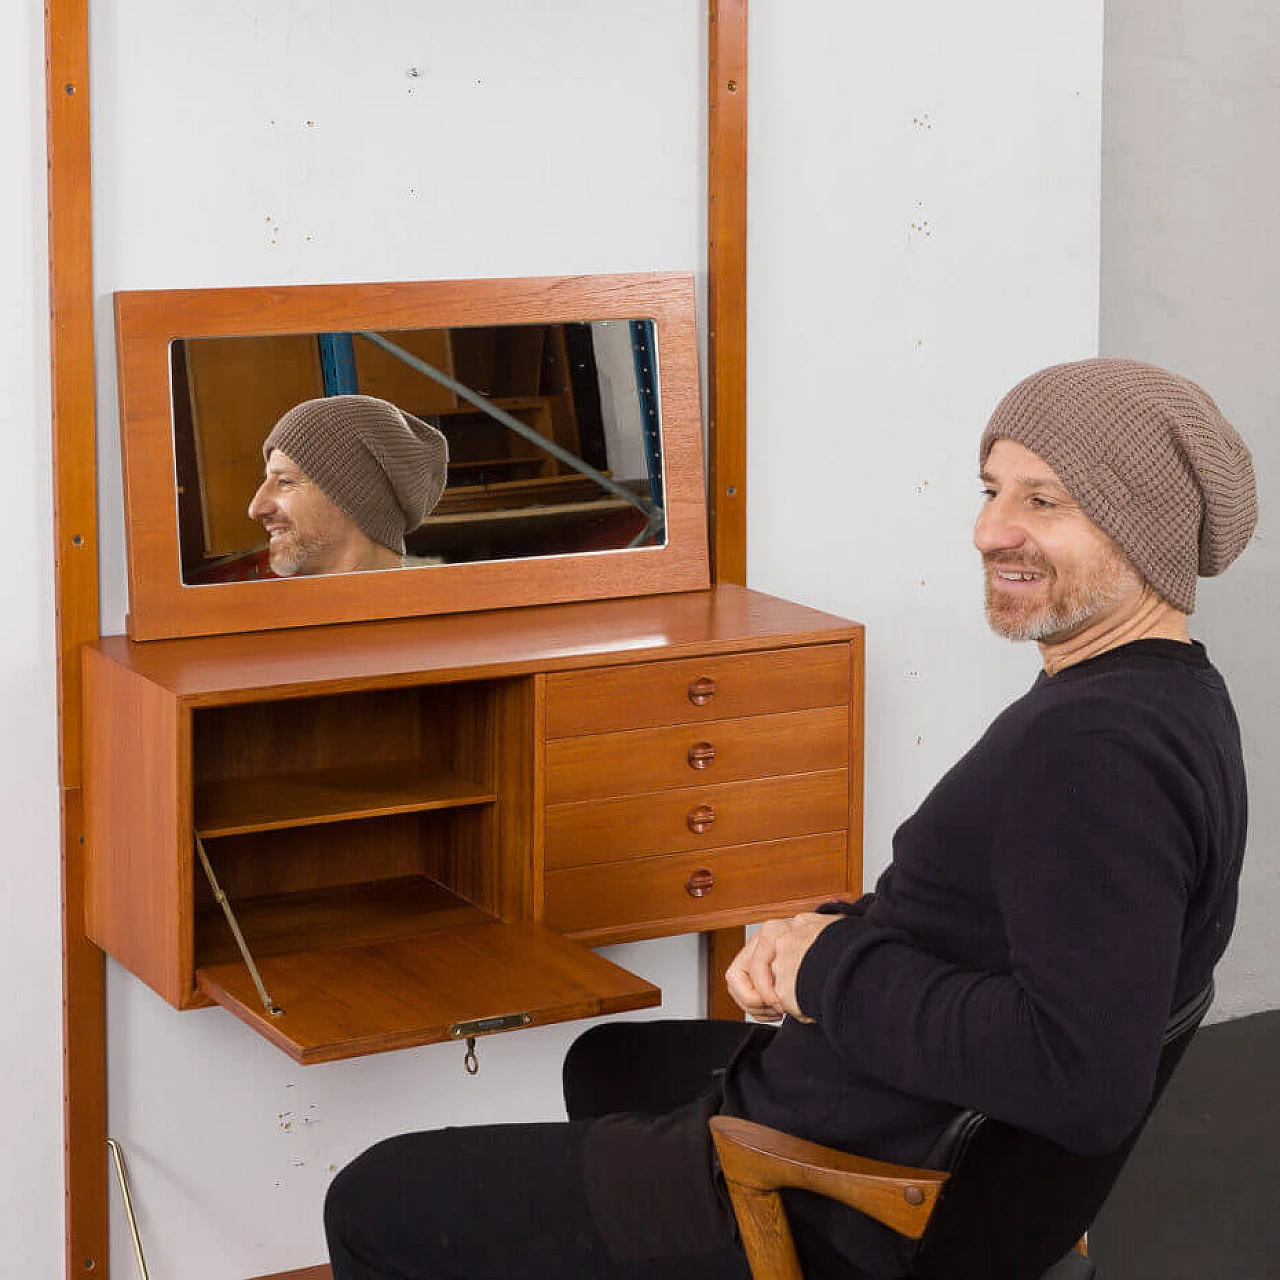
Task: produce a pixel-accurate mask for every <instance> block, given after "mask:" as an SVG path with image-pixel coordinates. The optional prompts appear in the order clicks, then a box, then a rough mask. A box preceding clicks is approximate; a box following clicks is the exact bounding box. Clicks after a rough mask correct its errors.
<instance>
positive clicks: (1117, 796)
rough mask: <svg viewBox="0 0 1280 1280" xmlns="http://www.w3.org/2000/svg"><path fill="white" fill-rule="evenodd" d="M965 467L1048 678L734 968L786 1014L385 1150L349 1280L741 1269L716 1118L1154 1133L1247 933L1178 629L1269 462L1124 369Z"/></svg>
mask: <svg viewBox="0 0 1280 1280" xmlns="http://www.w3.org/2000/svg"><path fill="white" fill-rule="evenodd" d="M980 458H981V467H982V484H983V495H984V505H983V508H982V511H981V513H980V514H979V516H978V520H977V524H976V527H975V533H974V542H975V544H976V546H977V548H978V550H979V552H980V553H981V555H982V559H983V566H984V576H985V588H986V604H987V614H988V617H989V619H990V622H991V624H992V626H993V627H994V628H995V629H996V630H997V631H998V632H999V633H1000V634H1002V635H1006V636H1008V637H1010V638H1013V639H1028V640H1034V641H1036V643H1037V644H1038V646H1039V648H1040V653H1041V657H1042V659H1043V665H1044V671H1043V672H1042V673H1041V674H1040V676H1039V677H1038V679H1037V681H1036V683H1035V684H1034V686H1033V687H1032V688H1031V690H1030V691H1029V692H1028V693H1027V694H1026V695H1024V696H1023V697H1022V698H1020V699H1019V700H1018V701H1016V702H1015V703H1013V704H1012V705H1011V706H1010V707H1008V708H1007V709H1006V710H1005V711H1004V712H1003V713H1002V714H1001V715H1000V716H999V717H998V718H997V720H996V721H995V722H994V723H993V724H992V725H991V727H990V728H989V729H988V730H987V732H986V733H985V734H984V735H983V737H982V739H981V740H980V741H979V742H978V743H977V744H976V745H975V746H974V747H973V748H972V749H971V750H970V751H969V752H968V754H967V755H965V756H964V758H963V759H962V760H960V761H959V763H958V764H957V765H956V766H955V767H954V768H953V769H952V770H951V771H950V772H949V773H948V774H947V775H946V776H945V777H944V778H943V779H942V780H941V781H940V782H939V784H938V785H937V787H936V788H935V789H934V791H933V792H932V793H931V794H930V795H929V797H928V798H927V799H926V800H925V801H924V803H923V804H922V805H921V806H920V808H919V810H917V812H916V813H915V815H914V816H913V817H911V818H910V819H909V820H908V821H907V822H906V823H904V824H903V825H902V827H900V828H899V830H898V832H897V833H896V835H895V838H894V856H893V863H892V865H891V866H890V868H889V870H888V871H886V873H885V874H884V875H883V876H882V877H881V879H880V882H879V883H878V885H877V887H876V892H875V893H873V894H868V895H866V896H865V897H863V898H862V899H860V900H859V901H857V902H855V903H852V904H849V903H836V904H828V906H826V907H824V908H823V909H821V910H820V911H818V912H812V913H805V914H802V915H800V916H796V917H795V918H793V919H791V920H782V921H774V922H771V923H770V924H767V925H765V926H764V927H762V928H761V929H760V930H759V931H758V932H757V933H756V934H755V935H754V936H753V937H752V939H751V941H750V942H749V943H748V945H747V946H746V947H745V948H744V949H743V951H742V952H741V953H740V955H739V956H738V957H737V958H736V959H735V960H734V962H733V964H732V965H731V966H730V968H729V971H728V973H727V974H726V979H727V982H728V984H729V990H730V992H731V993H732V995H733V997H734V999H735V1000H736V1001H737V1002H738V1003H739V1004H740V1005H741V1006H742V1008H743V1009H744V1010H746V1011H747V1012H748V1013H751V1014H754V1015H755V1016H757V1017H760V1018H764V1019H767V1020H771V1021H777V1020H781V1021H782V1025H781V1026H780V1027H779V1028H778V1029H776V1030H774V1029H773V1028H770V1027H755V1028H751V1029H747V1028H745V1027H743V1026H742V1025H741V1024H733V1023H715V1022H710V1023H705V1022H704V1023H640V1024H634V1025H628V1024H625V1023H610V1024H606V1025H603V1026H601V1027H597V1028H595V1029H593V1030H592V1031H589V1032H588V1033H586V1035H584V1036H582V1037H580V1038H579V1040H578V1042H577V1043H576V1044H575V1045H574V1046H573V1048H572V1049H571V1051H570V1054H569V1057H568V1059H567V1060H566V1064H565V1095H566V1102H567V1104H568V1110H569V1116H570V1123H568V1124H560V1125H526V1126H510V1127H505V1128H481V1129H472V1130H446V1131H444V1132H443V1133H436V1134H409V1135H404V1136H402V1137H400V1138H396V1139H391V1140H390V1141H388V1142H385V1143H381V1144H379V1145H378V1146H376V1147H374V1148H372V1149H371V1150H370V1151H369V1152H366V1153H365V1155H364V1156H362V1157H361V1158H360V1159H359V1160H358V1161H356V1162H355V1163H354V1164H353V1165H352V1166H350V1167H349V1168H348V1169H347V1170H345V1171H344V1172H343V1173H342V1174H341V1175H339V1177H338V1179H337V1180H336V1181H335V1183H334V1184H333V1187H332V1189H331V1191H330V1196H329V1202H328V1204H327V1206H326V1223H327V1229H328V1233H329V1241H330V1251H331V1257H332V1259H333V1264H334V1274H335V1280H371V1278H372V1277H381V1276H397V1277H425V1278H429V1280H443V1278H445V1277H450V1278H454V1277H456V1278H457V1280H463V1278H464V1277H465V1278H467V1280H498V1278H499V1277H504V1280H505V1278H510V1277H527V1276H538V1277H541V1276H547V1277H550V1276H552V1275H555V1276H557V1277H561V1278H562V1280H563V1278H566V1277H579V1276H581V1277H584V1280H585V1277H594V1278H595V1280H611V1278H613V1277H625V1278H626V1280H641V1278H644V1280H649V1278H650V1277H652V1278H653V1280H658V1278H659V1277H662V1278H664V1280H685V1278H686V1277H687V1278H688V1280H694V1278H695V1277H699V1278H704V1280H705V1278H707V1277H712V1278H717V1280H718V1278H720V1277H724V1280H747V1277H748V1276H749V1270H748V1268H747V1265H746V1262H745V1259H744V1257H743V1255H742V1252H741V1249H740V1246H739V1245H738V1244H737V1242H736V1240H735V1238H734V1231H733V1222H732V1214H731V1211H730V1210H729V1209H728V1207H727V1205H726V1203H725V1197H724V1195H723V1193H722V1191H721V1189H720V1187H719V1186H718V1184H717V1178H716V1175H715V1167H714V1161H713V1157H712V1156H711V1153H710V1148H709V1143H708V1141H707V1137H706V1121H707V1118H708V1117H709V1116H710V1115H711V1114H714V1113H715V1112H716V1111H721V1112H727V1113H729V1114H735V1115H742V1116H747V1117H749V1118H751V1119H753V1120H758V1121H761V1122H762V1123H765V1124H769V1125H772V1126H774V1127H777V1128H780V1129H783V1130H785V1131H787V1132H790V1133H795V1134H798V1135H800V1136H802V1137H806V1138H810V1139H814V1140H817V1141H821V1142H823V1143H826V1144H828V1145H831V1146H836V1147H841V1148H845V1149H848V1150H853V1151H858V1152H862V1153H865V1154H868V1155H872V1156H877V1157H880V1158H882V1159H887V1160H892V1161H898V1162H902V1163H917V1162H919V1161H920V1160H922V1159H923V1158H924V1157H925V1155H926V1153H927V1152H928V1151H929V1149H930V1147H931V1146H932V1145H933V1143H934V1141H935V1140H936V1138H937V1137H938V1135H939V1133H940V1132H941V1130H942V1129H943V1128H944V1127H945V1125H946V1123H947V1121H948V1119H949V1118H950V1117H951V1116H952V1115H953V1114H954V1113H955V1111H956V1110H957V1109H959V1108H964V1107H976V1108H979V1109H981V1110H983V1111H986V1112H987V1113H988V1114H990V1115H993V1116H996V1117H998V1118H1000V1119H1002V1120H1005V1121H1007V1122H1009V1123H1012V1124H1014V1125H1018V1126H1021V1127H1024V1128H1026V1129H1029V1130H1032V1131H1035V1132H1037V1133H1041V1134H1044V1135H1045V1136H1048V1137H1050V1138H1053V1139H1055V1140H1056V1141H1058V1142H1060V1143H1062V1144H1063V1145H1064V1146H1067V1147H1069V1148H1071V1149H1074V1150H1078V1151H1105V1150H1109V1149H1111V1148H1113V1147H1115V1146H1116V1145H1118V1144H1119V1143H1120V1142H1121V1140H1122V1139H1123V1138H1124V1137H1125V1136H1126V1135H1127V1134H1128V1133H1129V1132H1130V1131H1131V1130H1132V1129H1133V1127H1134V1126H1135V1125H1136V1124H1137V1122H1138V1121H1139V1119H1140V1117H1141V1115H1142V1112H1143V1110H1144V1109H1145V1107H1146V1104H1147V1102H1148V1100H1149V1098H1150V1094H1151V1088H1152V1082H1153V1079H1154V1073H1155V1066H1156V1060H1157V1057H1158V1054H1159V1050H1160V1044H1161V1037H1162V1032H1163V1029H1164V1025H1165V1023H1166V1021H1167V1019H1168V1016H1169V1013H1170V1012H1171V1010H1172V1009H1174V1008H1175V1007H1177V1006H1178V1005H1179V1004H1181V1003H1182V1002H1184V1001H1185V1000H1187V999H1188V998H1189V997H1191V996H1192V995H1194V994H1196V993H1197V992H1198V991H1199V990H1201V989H1202V988H1203V987H1204V985H1205V984H1206V982H1207V981H1208V980H1209V977H1210V975H1211V973H1212V970H1213V967H1214V965H1215V963H1216V962H1217V960H1218V958H1219V957H1220V955H1221V954H1222V951H1223V949H1224V948H1225V946H1226V942H1227V938H1228V936H1229V934H1230V932H1231V927H1232V923H1233V920H1234V914H1235V905H1236V883H1237V878H1238V875H1239V870H1240V862H1241V858H1242V855H1243V850H1244V840H1245V808H1246V800H1245V783H1244V768H1243V762H1242V757H1241V749H1240V740H1239V731H1238V728H1237V725H1236V721H1235V716H1234V713H1233V711H1232V708H1231V703H1230V699H1229V698H1228V695H1227V692H1226V688H1225V686H1224V685H1223V682H1222V680H1221V677H1220V676H1219V675H1218V674H1217V672H1216V671H1215V670H1214V669H1213V667H1212V666H1211V665H1210V663H1209V659H1208V657H1207V655H1206V653H1205V651H1204V649H1203V648H1202V647H1201V646H1199V645H1196V644H1193V643H1192V642H1191V641H1190V639H1189V637H1188V634H1187V627H1186V621H1187V616H1188V615H1189V614H1190V613H1191V612H1192V610H1193V609H1194V605H1195V587H1196V577H1197V574H1214V573H1218V572H1221V571H1222V570H1223V569H1225V568H1226V566H1227V565H1228V564H1229V563H1230V562H1231V561H1232V560H1233V559H1234V558H1235V556H1236V555H1237V554H1238V553H1239V552H1240V551H1241V550H1242V549H1243V547H1244V545H1245V543H1246V542H1247V541H1248V538H1249V535H1250V533H1251V531H1252V529H1253V526H1254V523H1255V520H1256V497H1255V490H1254V480H1253V472H1252V464H1251V462H1250V458H1249V454H1248V451H1247V450H1246V448H1245V447H1244V445H1243V443H1242V442H1241V441H1240V438H1239V437H1238V436H1237V435H1236V433H1235V432H1234V430H1233V429H1232V428H1231V427H1230V425H1229V424H1228V423H1227V422H1226V421H1225V420H1224V419H1223V417H1222V415H1221V413H1219V411H1218V409H1217V407H1216V406H1215V405H1214V404H1213V402H1212V400H1210V399H1209V397H1208V396H1207V395H1205V394H1204V392H1202V391H1201V390H1200V389H1199V388H1198V387H1196V386H1194V385H1193V384H1192V383H1189V382H1187V381H1185V380H1183V379H1181V378H1177V377H1175V376H1174V375H1172V374H1169V373H1166V372H1164V371H1162V370H1159V369H1155V368H1153V367H1151V366H1148V365H1141V364H1137V363H1134V362H1129V361H1116V360H1089V361H1083V362H1079V363H1075V364H1068V365H1059V366H1055V367H1054V368H1051V369H1047V370H1044V371H1042V372H1041V373H1039V374H1036V375H1034V376H1033V377H1031V378H1029V379H1027V380H1026V381H1025V382H1023V383H1021V384H1020V385H1019V386H1018V387H1016V388H1014V390H1013V391H1012V392H1010V393H1009V395H1008V396H1006V397H1005V399H1004V400H1003V401H1002V402H1001V404H1000V405H999V406H998V407H997V409H996V411H995V414H994V415H993V417H992V419H991V421H990V423H989V424H988V426H987V429H986V431H985V432H984V434H983V437H982V441H981V446H980ZM717 1069H721V1070H722V1075H721V1077H720V1078H719V1079H718V1080H713V1079H712V1073H714V1072H716V1071H717ZM787 1202H788V1209H789V1213H790V1216H791V1221H792V1227H793V1231H794V1233H795V1236H796V1242H797V1246H798V1247H799V1249H800V1253H801V1258H802V1261H803V1264H804V1268H805V1273H806V1276H807V1277H808V1280H818V1278H823V1280H825V1278H826V1277H832V1278H833V1280H834V1277H837V1276H840V1277H844V1278H846V1280H848V1278H850V1277H854V1278H856V1277H859V1276H871V1277H875V1278H876V1280H887V1278H889V1277H895V1276H898V1275H900V1274H901V1268H900V1266H899V1264H898V1262H897V1257H896V1251H895V1246H894V1241H893V1239H892V1236H891V1234H890V1233H889V1232H887V1231H886V1230H884V1229H883V1228H881V1227H879V1226H877V1225H876V1224H874V1223H873V1222H871V1221H870V1220H869V1219H867V1218H865V1217H862V1216H861V1215H859V1214H857V1213H855V1212H853V1211H852V1210H849V1209H846V1208H844V1207H843V1206H840V1205H837V1204H834V1203H833V1202H830V1201H825V1200H822V1199H820V1198H817V1197H814V1196H810V1195H806V1194H805V1193H792V1194H790V1195H789V1196H788V1198H787Z"/></svg>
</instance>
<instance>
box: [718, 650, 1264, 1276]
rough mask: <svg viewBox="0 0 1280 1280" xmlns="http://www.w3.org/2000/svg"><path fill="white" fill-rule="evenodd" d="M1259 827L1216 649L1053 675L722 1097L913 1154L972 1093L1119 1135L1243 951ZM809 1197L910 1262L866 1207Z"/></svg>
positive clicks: (836, 927) (802, 985)
mask: <svg viewBox="0 0 1280 1280" xmlns="http://www.w3.org/2000/svg"><path fill="white" fill-rule="evenodd" d="M1245 820H1246V797H1245V778H1244V764H1243V760H1242V755H1241V747H1240V735H1239V728H1238V725H1237V723H1236V718H1235V714H1234V712H1233V710H1232V707H1231V702H1230V698H1229V697H1228V694H1227V690H1226V687H1225V685H1224V684H1223V681H1222V678H1221V677H1220V676H1219V674H1218V673H1217V671H1216V670H1215V669H1214V668H1213V667H1212V666H1211V665H1210V663H1209V660H1208V657H1207V656H1206V654H1205V652H1204V650H1203V648H1201V647H1200V646H1199V645H1187V644H1181V643H1178V642H1175V641H1165V640H1145V641H1139V642H1136V643H1133V644H1129V645H1125V646H1122V647H1120V648H1117V649H1113V650H1110V651H1109V652H1107V653H1104V654H1102V655H1100V656H1098V657H1096V658H1093V659H1091V660H1089V661H1087V662H1082V663H1080V664H1078V665H1076V666H1073V667H1069V668H1067V669H1066V670H1064V671H1062V672H1060V673H1058V674H1057V675H1055V676H1047V675H1043V674H1042V675H1041V676H1040V677H1039V678H1038V679H1037V681H1036V682H1035V684H1034V685H1033V687H1032V688H1031V690H1030V691H1029V692H1028V693H1027V694H1025V695H1024V696H1023V697H1022V698H1020V699H1019V700H1018V701H1017V702H1015V703H1013V705H1012V706H1010V707H1009V708H1008V709H1007V710H1005V711H1004V713H1003V714H1002V715H1000V717H999V718H998V719H997V720H996V721H995V722H994V723H993V724H992V725H991V727H990V728H989V729H988V730H987V732H986V733H985V734H984V735H983V737H982V738H981V740H980V741H979V742H978V743H977V745H976V746H974V747H973V748H972V750H970V751H969V752H968V754H967V755H965V756H964V758H963V759H962V760H960V762H959V763H958V764H956V765H955V767H954V768H952V769H951V770H950V772H948V773H947V774H946V775H945V776H944V777H943V778H942V780H941V781H940V782H939V783H938V785H937V786H936V787H935V788H934V790H933V792H932V793H931V794H930V795H929V796H928V798H927V799H926V800H925V801H924V803H923V804H922V805H921V806H920V808H919V809H918V810H917V812H916V813H915V814H914V815H913V816H912V817H911V818H910V819H908V820H907V821H906V822H905V823H903V825H902V826H901V827H900V828H899V829H898V831H897V833H896V835H895V837H894V842H893V862H892V865H891V866H890V867H889V869H888V870H887V871H886V872H885V873H884V875H883V876H882V877H881V878H880V881H879V883H878V884H877V886H876V891H875V893H874V894H868V895H867V896H866V897H864V898H862V899H861V900H860V901H858V902H857V903H854V904H851V905H849V904H840V905H839V906H838V907H837V906H833V907H831V908H829V909H832V910H837V911H839V912H840V913H841V915H842V918H841V919H840V920H838V921H836V922H835V923H833V924H831V925H830V926H828V927H827V928H826V929H825V930H823V932H822V933H821V934H819V935H818V937H817V939H816V941H815V942H814V944H813V946H812V947H811V948H810V950H809V952H808V953H807V955H806V956H805V958H804V960H803V962H802V964H801V966H800V972H799V977H798V983H797V999H798V1002H799V1005H800V1008H801V1009H802V1010H803V1011H804V1012H805V1013H806V1014H807V1015H809V1016H811V1017H812V1018H814V1019H815V1021H814V1022H813V1023H812V1024H804V1023H800V1022H797V1021H795V1020H793V1019H787V1020H786V1022H784V1024H783V1025H782V1027H781V1028H780V1029H779V1030H778V1031H777V1033H776V1034H762V1035H760V1036H758V1037H753V1038H751V1039H750V1040H749V1041H748V1044H747V1046H746V1048H745V1049H744V1051H743V1052H742V1053H741V1054H740V1055H739V1057H738V1058H737V1059H736V1061H735V1062H734V1064H733V1065H732V1067H731V1068H730V1071H729V1074H728V1078H727V1081H726V1095H725V1104H724V1105H725V1109H726V1110H728V1111H730V1112H732V1113H734V1114H738V1115H745V1116H748V1117H750V1118H751V1119H754V1120H758V1121H760V1122H762V1123H764V1124H769V1125H773V1126H775V1127H777V1128H780V1129H783V1130H785V1131H787V1132H790V1133H794V1134H798V1135H800V1136H802V1137H806V1138H810V1139H812V1140H814V1141H817V1142H823V1143H826V1144H827V1145H830V1146H835V1147H842V1148H845V1149H848V1150H852V1151H858V1152H861V1153H863V1154H867V1155H873V1156H878V1157H880V1158H882V1159H888V1160H894V1161H901V1162H904V1163H911V1162H915V1161H919V1160H920V1159H922V1158H923V1157H924V1156H925V1154H926V1153H927V1151H928V1150H929V1148H930V1146H931V1145H932V1144H933V1142H934V1141H935V1140H936V1138H937V1136H938V1135H939V1133H940V1132H941V1129H942V1128H943V1127H944V1125H945V1123H946V1121H947V1120H948V1119H949V1117H950V1116H951V1115H952V1114H953V1113H954V1112H955V1110H956V1109H957V1108H962V1107H975V1108H977V1109H979V1110H982V1111H985V1112H986V1113H988V1114H989V1115H992V1116H995V1117H998V1118H999V1119H1001V1120H1005V1121H1008V1122H1010V1123H1012V1124H1014V1125H1018V1126H1020V1127H1022V1128H1026V1129H1029V1130H1032V1131H1034V1132H1037V1133H1041V1134H1044V1135H1045V1136H1047V1137H1049V1138H1052V1139H1054V1140H1056V1141H1057V1142H1059V1143H1061V1144H1062V1145H1064V1146H1066V1147H1069V1148H1072V1149H1074V1150H1079V1151H1102V1150H1106V1149H1109V1148H1111V1147H1113V1146H1115V1145H1116V1144H1117V1143H1119V1142H1120V1140H1121V1139H1122V1138H1123V1137H1125V1136H1126V1134H1127V1133H1128V1132H1129V1131H1130V1130H1131V1129H1132V1127H1133V1126H1134V1125H1135V1124H1136V1123H1137V1121H1138V1120H1139V1118H1140V1116H1141V1113H1142V1111H1143V1110H1144V1108H1145V1106H1146V1103H1147V1101H1148V1099H1149V1097H1150V1092H1151V1087H1152V1082H1153V1079H1154V1075H1155V1067H1156V1060H1157V1057H1158V1055H1159V1050H1160V1043H1161V1037H1162V1033H1163V1029H1164V1026H1165V1023H1166V1021H1167V1018H1168V1015H1169V1013H1170V1011H1171V1009H1173V1008H1174V1007H1175V1006H1176V1005H1177V1004H1178V1003H1180V1002H1181V1001H1183V1000H1185V999H1187V998H1189V997H1190V996H1192V995H1194V994H1195V993H1196V992H1197V991H1198V990H1200V989H1201V988H1202V987H1203V986H1204V985H1205V983H1206V982H1207V981H1208V980H1209V977H1210V975H1211V973H1212V971H1213V967H1214V965H1215V963H1216V962H1217V960H1218V958H1219V956H1220V955H1221V954H1222V951H1223V949H1224V948H1225V946H1226V943H1227V939H1228V937H1229V935H1230V933H1231V927H1232V923H1233V921H1234V917H1235V907H1236V884H1237V880H1238V877H1239V872H1240V863H1241V858H1242V856H1243V852H1244V843H1245ZM792 1211H793V1213H798V1214H799V1215H800V1216H801V1217H802V1218H805V1219H807V1220H808V1221H809V1223H810V1225H812V1226H813V1227H814V1228H816V1229H817V1230H818V1231H820V1232H821V1234H822V1235H824V1236H825V1237H827V1239H829V1240H830V1241H831V1242H832V1243H833V1244H835V1246H836V1247H837V1249H838V1250H839V1251H840V1252H841V1253H842V1254H844V1256H846V1257H848V1258H851V1259H853V1260H854V1261H855V1262H856V1263H857V1264H858V1265H860V1266H861V1267H863V1268H864V1269H866V1270H868V1271H870V1272H871V1273H872V1274H874V1275H877V1276H892V1275H896V1274H898V1271H897V1269H896V1264H895V1262H894V1251H893V1248H892V1245H891V1243H890V1241H889V1237H888V1233H887V1232H884V1231H883V1229H881V1228H879V1227H876V1226H875V1224H873V1223H871V1222H870V1221H869V1220H868V1219H865V1218H862V1217H861V1216H860V1215H858V1214H856V1213H854V1212H853V1211H851V1210H847V1209H844V1208H843V1207H841V1206H837V1205H834V1204H832V1203H831V1202H820V1201H818V1200H816V1199H814V1198H810V1197H805V1196H799V1197H797V1203H794V1204H793V1206H792Z"/></svg>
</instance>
